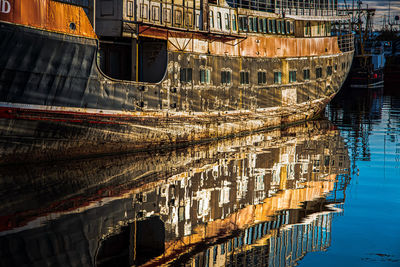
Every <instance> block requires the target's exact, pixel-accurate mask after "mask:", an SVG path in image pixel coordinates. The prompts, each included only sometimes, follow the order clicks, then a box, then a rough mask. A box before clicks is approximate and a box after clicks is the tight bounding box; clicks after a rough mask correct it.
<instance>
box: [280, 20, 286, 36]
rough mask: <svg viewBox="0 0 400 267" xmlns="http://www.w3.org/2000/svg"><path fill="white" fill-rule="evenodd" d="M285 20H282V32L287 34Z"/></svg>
mask: <svg viewBox="0 0 400 267" xmlns="http://www.w3.org/2000/svg"><path fill="white" fill-rule="evenodd" d="M285 28H286V27H285V21H284V20H281V34H285Z"/></svg>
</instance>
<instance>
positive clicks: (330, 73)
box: [326, 66, 332, 76]
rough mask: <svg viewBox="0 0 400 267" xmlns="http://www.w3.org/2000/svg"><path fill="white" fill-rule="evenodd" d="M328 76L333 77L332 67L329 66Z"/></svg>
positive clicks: (327, 69)
mask: <svg viewBox="0 0 400 267" xmlns="http://www.w3.org/2000/svg"><path fill="white" fill-rule="evenodd" d="M326 75H328V76H331V75H332V66H328V67H327V68H326Z"/></svg>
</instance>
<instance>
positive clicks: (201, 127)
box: [0, 23, 353, 164]
mask: <svg viewBox="0 0 400 267" xmlns="http://www.w3.org/2000/svg"><path fill="white" fill-rule="evenodd" d="M0 35H1V36H2V37H3V36H4V38H1V40H0V51H2V52H3V53H2V54H1V56H0V136H1V138H0V144H1V148H0V152H1V153H0V155H1V157H0V158H1V159H0V164H2V163H15V162H25V161H40V160H54V159H65V158H69V157H80V156H88V155H93V154H108V153H117V152H120V151H138V150H148V149H154V148H160V147H171V146H180V145H184V144H188V143H196V142H203V141H207V140H214V139H220V138H225V137H229V136H235V135H240V134H245V133H248V132H252V131H256V130H262V129H268V128H273V127H280V126H282V125H288V124H292V123H295V122H299V121H304V120H308V119H311V118H314V117H315V116H318V114H319V113H320V112H321V111H322V110H323V108H324V107H325V106H326V104H327V103H328V102H329V101H330V100H331V99H332V98H333V96H334V95H335V94H336V93H337V92H338V90H339V89H340V87H341V85H342V83H343V81H344V79H345V77H346V76H347V72H348V69H347V68H346V69H341V70H338V71H335V72H334V73H333V74H331V76H329V77H328V76H326V77H324V79H315V80H310V81H308V80H307V81H299V82H296V83H294V84H279V85H275V84H267V85H265V86H256V85H255V84H252V83H251V84H249V85H245V86H244V85H240V84H239V81H238V79H234V80H235V81H233V83H232V85H231V86H229V87H227V86H225V85H223V84H221V85H219V84H211V85H201V84H200V83H198V85H197V84H195V83H194V82H192V84H184V83H181V82H179V80H177V78H176V77H177V73H179V67H177V68H175V67H174V68H173V69H172V70H170V69H168V71H167V73H166V74H165V76H164V78H163V80H162V81H161V82H160V83H152V84H151V83H138V82H129V81H118V80H113V79H110V78H108V77H106V76H105V75H104V74H103V73H102V72H101V71H100V70H99V69H98V67H97V63H96V58H97V47H98V46H97V40H95V39H89V38H83V37H77V36H70V35H65V34H59V33H54V32H47V31H43V30H38V29H34V28H28V27H23V26H18V25H13V24H9V23H0ZM204 56H205V57H207V60H208V61H209V62H212V64H214V65H213V67H215V68H217V69H218V68H221V67H222V66H224V64H225V65H229V66H232V68H233V69H232V72H233V73H234V74H235V75H236V74H238V73H239V71H240V70H239V69H238V68H239V67H238V66H239V62H242V64H243V68H246V69H249V70H253V69H254V71H255V72H254V75H255V74H257V73H256V69H258V68H260V66H261V67H263V68H267V69H268V70H272V69H274V68H277V67H279V66H282V64H283V63H284V62H283V60H285V59H283V58H237V57H236V58H229V57H221V56H213V55H204ZM352 56H353V52H346V53H341V54H338V55H332V56H331V57H326V56H324V57H321V58H318V57H309V58H308V59H307V58H294V59H290V62H289V63H290V64H293V67H296V68H298V69H302V68H303V67H304V66H309V65H312V66H314V64H318V65H326V64H328V63H329V64H333V63H332V62H334V63H336V64H338V65H340V64H343V63H344V62H347V65H349V64H348V62H349V61H351V60H352ZM190 60H192V61H193V62H192V61H190ZM202 60H203V59H201V58H200V57H194V56H193V55H191V54H184V53H179V52H171V51H169V52H168V65H174V66H175V65H177V64H178V63H182V65H181V67H186V65H193V66H195V68H196V67H198V66H200V64H201V62H202ZM289 63H287V64H289ZM285 64H286V63H285ZM235 68H236V69H235ZM212 75H214V76H215V77H213V80H214V81H217V80H218V79H217V78H216V77H219V76H216V75H219V73H218V72H215V73H213V74H212ZM268 75H272V76H273V72H272V71H269V72H268ZM197 76H198V71H193V79H194V80H195V79H198V78H199V77H197ZM233 78H235V76H234V77H233ZM236 78H238V77H236ZM252 79H254V77H253V78H252Z"/></svg>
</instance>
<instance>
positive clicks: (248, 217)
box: [143, 175, 336, 266]
mask: <svg viewBox="0 0 400 267" xmlns="http://www.w3.org/2000/svg"><path fill="white" fill-rule="evenodd" d="M335 176H336V175H331V176H330V177H329V178H328V179H326V181H315V182H307V183H305V184H304V186H305V188H302V189H290V190H285V191H283V192H280V193H278V194H276V195H275V196H273V197H271V198H267V199H265V201H264V203H262V204H258V205H249V206H247V207H246V208H244V209H241V210H239V211H237V212H236V213H233V214H232V215H230V216H229V217H227V218H225V219H219V220H215V221H211V222H208V223H207V224H206V225H201V226H198V227H197V228H195V229H194V230H193V232H195V234H192V235H190V236H184V237H182V238H181V239H179V240H172V241H169V242H166V244H165V248H166V250H165V252H164V253H163V254H162V255H160V256H159V257H157V258H155V259H154V260H152V261H150V262H148V263H146V264H145V265H143V266H157V265H160V264H165V263H167V262H169V261H172V260H175V259H176V258H178V257H179V256H180V254H181V253H189V252H190V250H191V249H193V248H194V247H195V246H197V245H199V244H201V243H204V242H205V241H206V240H209V242H211V243H212V242H213V239H216V238H218V239H223V238H224V237H229V236H232V235H233V233H234V232H235V231H237V230H244V229H246V228H247V227H249V226H252V225H254V224H256V223H258V222H263V221H269V220H271V216H273V215H275V214H276V213H277V212H279V211H283V210H289V209H299V208H300V207H301V205H302V203H304V202H306V201H312V200H315V199H317V198H321V197H323V196H324V195H326V194H327V193H329V192H331V191H332V190H333V189H334V184H335Z"/></svg>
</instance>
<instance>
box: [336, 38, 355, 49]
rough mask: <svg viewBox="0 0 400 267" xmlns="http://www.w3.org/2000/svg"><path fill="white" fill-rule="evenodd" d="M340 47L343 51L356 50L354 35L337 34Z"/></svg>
mask: <svg viewBox="0 0 400 267" xmlns="http://www.w3.org/2000/svg"><path fill="white" fill-rule="evenodd" d="M337 38H338V45H339V49H340V51H342V52H349V51H353V50H354V35H353V34H341V35H338V36H337Z"/></svg>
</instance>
